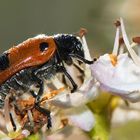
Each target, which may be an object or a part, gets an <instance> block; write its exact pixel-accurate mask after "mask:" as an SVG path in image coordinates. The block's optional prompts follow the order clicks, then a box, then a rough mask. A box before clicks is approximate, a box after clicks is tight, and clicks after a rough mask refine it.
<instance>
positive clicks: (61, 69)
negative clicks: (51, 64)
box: [57, 66, 78, 93]
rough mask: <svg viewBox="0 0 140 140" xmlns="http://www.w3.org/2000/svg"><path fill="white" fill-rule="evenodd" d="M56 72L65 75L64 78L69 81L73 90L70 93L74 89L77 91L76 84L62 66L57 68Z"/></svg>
mask: <svg viewBox="0 0 140 140" xmlns="http://www.w3.org/2000/svg"><path fill="white" fill-rule="evenodd" d="M57 70H58V71H60V72H63V73H64V74H65V76H67V77H68V79H69V80H70V82H71V84H72V86H73V89H72V90H71V92H72V93H73V92H74V91H75V90H76V89H77V87H78V86H77V84H76V83H75V82H74V80H73V79H72V77H71V76H70V75H69V73H68V72H67V70H66V69H65V67H64V66H58V67H57Z"/></svg>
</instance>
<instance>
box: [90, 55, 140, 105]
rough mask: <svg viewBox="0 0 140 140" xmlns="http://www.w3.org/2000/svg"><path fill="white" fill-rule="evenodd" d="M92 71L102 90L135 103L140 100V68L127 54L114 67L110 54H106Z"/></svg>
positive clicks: (119, 57) (118, 59)
mask: <svg viewBox="0 0 140 140" xmlns="http://www.w3.org/2000/svg"><path fill="white" fill-rule="evenodd" d="M91 69H92V74H93V76H94V77H95V78H96V79H97V80H98V81H99V82H100V84H101V88H103V89H106V90H108V91H110V92H113V93H115V95H120V96H123V97H124V98H126V99H129V100H130V101H133V102H135V101H139V100H140V92H139V91H140V68H139V66H137V65H135V63H134V62H133V61H132V59H130V58H129V57H128V54H127V53H125V54H120V55H119V56H118V57H117V64H116V65H115V66H113V65H112V63H111V61H110V57H109V54H105V55H103V56H101V57H100V58H99V59H98V60H97V61H96V62H95V63H94V64H93V65H92V66H91Z"/></svg>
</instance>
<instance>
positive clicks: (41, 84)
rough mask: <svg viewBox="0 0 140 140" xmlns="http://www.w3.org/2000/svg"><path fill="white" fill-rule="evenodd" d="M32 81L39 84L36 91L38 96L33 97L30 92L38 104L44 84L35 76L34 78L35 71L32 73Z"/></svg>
mask: <svg viewBox="0 0 140 140" xmlns="http://www.w3.org/2000/svg"><path fill="white" fill-rule="evenodd" d="M32 74H33V79H34V81H36V82H37V83H38V84H39V87H40V88H39V91H38V94H37V95H35V93H33V92H32V91H31V93H32V95H33V97H35V98H36V102H39V100H40V97H41V96H42V94H43V90H44V82H43V80H41V79H40V78H38V77H37V76H36V73H35V71H33V73H32Z"/></svg>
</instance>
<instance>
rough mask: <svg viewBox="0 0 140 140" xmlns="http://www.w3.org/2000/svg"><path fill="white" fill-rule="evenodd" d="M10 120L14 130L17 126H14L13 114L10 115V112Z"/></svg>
mask: <svg viewBox="0 0 140 140" xmlns="http://www.w3.org/2000/svg"><path fill="white" fill-rule="evenodd" d="M10 120H11V123H12V125H13V130H14V131H16V129H17V127H16V124H15V122H14V119H13V116H12V114H11V113H10Z"/></svg>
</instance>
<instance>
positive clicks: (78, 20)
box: [0, 0, 140, 140]
mask: <svg viewBox="0 0 140 140" xmlns="http://www.w3.org/2000/svg"><path fill="white" fill-rule="evenodd" d="M139 7H140V0H117V1H114V0H98V1H97V0H1V1H0V53H2V52H3V51H5V50H7V49H8V48H10V47H12V46H14V45H17V44H18V43H20V42H22V41H24V40H26V39H27V38H29V37H34V36H35V35H37V34H41V33H43V34H47V35H53V34H57V33H75V32H77V31H78V30H79V29H80V28H81V27H85V28H87V30H88V34H87V41H88V44H89V46H90V49H91V50H92V55H95V56H98V55H100V54H104V53H106V52H111V51H112V47H113V43H114V37H115V27H114V25H113V23H114V21H115V20H116V19H117V18H119V17H123V18H124V20H125V24H126V29H127V32H128V34H129V37H131V36H135V35H138V34H139V33H140V8H139ZM132 126H133V127H132ZM136 126H137V127H136ZM122 127H123V128H124V129H122V128H119V129H118V128H117V129H115V128H113V130H112V131H113V132H112V134H113V135H114V136H113V135H112V138H113V137H115V138H116V139H117V140H123V139H124V140H125V139H129V138H128V137H127V136H126V135H127V134H130V133H133V132H135V127H136V129H138V130H140V122H138V123H135V126H134V125H131V128H129V126H127V128H129V129H131V131H130V130H129V131H128V133H125V132H124V133H122V132H123V131H126V128H125V127H124V126H122ZM119 130H121V132H120V131H119ZM135 135H137V136H136V137H137V138H138V139H139V137H140V134H139V133H136V134H135ZM117 137H118V138H117ZM120 137H123V139H122V138H120ZM133 140H134V139H133ZM135 140H136V139H135Z"/></svg>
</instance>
